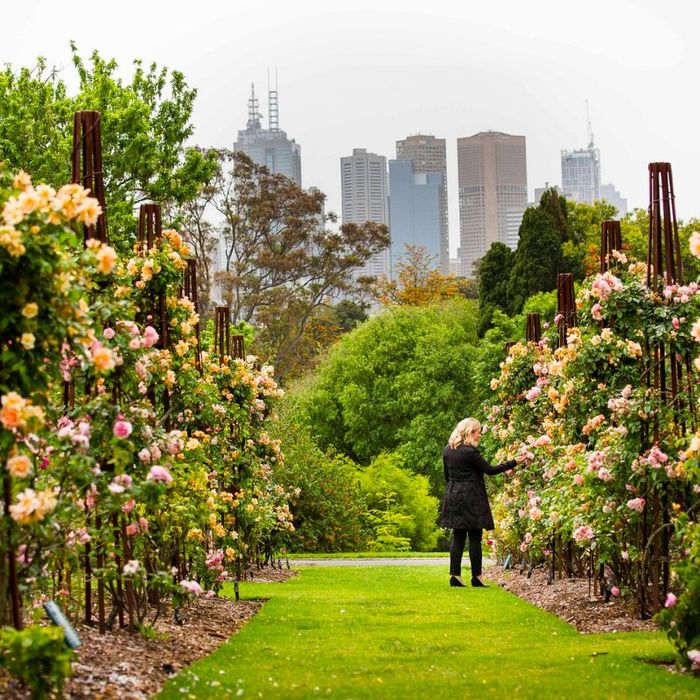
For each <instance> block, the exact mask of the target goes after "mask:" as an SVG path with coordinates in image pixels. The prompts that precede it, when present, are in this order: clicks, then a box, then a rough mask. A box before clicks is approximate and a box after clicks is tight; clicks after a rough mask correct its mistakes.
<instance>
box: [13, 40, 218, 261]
mask: <svg viewBox="0 0 700 700" xmlns="http://www.w3.org/2000/svg"><path fill="white" fill-rule="evenodd" d="M71 50H72V54H73V61H72V68H73V70H74V71H75V73H76V77H77V82H78V90H77V92H76V93H75V94H70V91H69V89H68V87H67V85H66V82H65V81H64V76H63V75H62V74H61V72H60V71H58V70H57V69H55V68H49V67H48V66H47V64H46V61H45V60H44V59H42V58H39V59H37V62H36V65H35V66H34V67H33V68H28V67H24V68H20V69H19V70H14V69H13V68H12V67H10V66H7V67H5V69H4V70H3V71H2V72H0V161H4V162H5V164H6V166H7V167H8V168H9V169H11V170H25V171H26V172H28V173H29V174H30V175H31V176H32V178H33V180H34V182H46V183H48V184H50V185H52V186H54V187H58V186H60V185H61V184H63V183H64V182H68V181H70V178H71V151H72V145H73V140H72V139H73V114H74V112H76V111H78V110H98V111H99V112H100V115H101V132H102V149H103V163H104V179H105V192H106V205H107V219H108V225H109V236H110V242H111V243H112V244H113V245H114V246H115V247H117V248H118V249H121V250H124V251H126V250H127V249H129V248H130V247H131V244H132V243H133V241H134V240H135V238H136V219H135V216H134V210H135V207H136V206H138V204H139V203H141V202H144V201H147V200H151V201H154V202H158V203H164V202H166V201H174V202H177V203H184V202H186V201H188V200H189V199H191V198H193V197H194V196H195V195H196V194H197V192H198V191H199V189H200V187H201V186H202V184H203V183H204V182H206V180H207V179H208V178H209V177H210V176H211V174H212V172H213V169H214V162H213V160H212V159H211V158H210V157H209V156H208V155H207V153H206V152H203V151H201V150H198V149H196V148H191V147H186V146H185V143H186V141H187V140H188V139H189V138H190V137H191V136H192V134H193V132H194V127H193V125H192V123H191V117H192V110H193V106H194V100H195V97H196V94H197V91H196V90H194V89H192V88H190V87H188V85H187V83H186V82H185V78H184V76H183V74H182V73H180V72H179V71H169V70H168V69H167V68H159V67H158V66H157V65H156V64H155V63H152V64H151V65H150V66H149V67H148V68H144V66H143V65H142V63H141V61H139V60H136V61H134V69H133V74H132V76H131V78H130V80H128V81H124V80H122V78H120V77H118V75H117V72H118V65H117V62H116V61H115V60H113V59H112V60H106V59H104V58H102V57H101V56H100V55H99V53H98V52H97V51H94V52H93V53H92V54H91V55H90V58H89V60H88V61H85V60H84V59H83V58H82V57H81V56H80V54H79V53H78V49H77V47H76V46H75V44H71ZM65 77H66V78H69V76H65ZM70 78H71V79H72V76H70Z"/></svg>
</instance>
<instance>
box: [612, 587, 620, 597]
mask: <svg viewBox="0 0 700 700" xmlns="http://www.w3.org/2000/svg"><path fill="white" fill-rule="evenodd" d="M610 592H611V593H612V594H613V595H614V596H615V597H616V598H617V596H619V595H620V589H619V588H618V587H617V586H613V587H612V588H611V589H610Z"/></svg>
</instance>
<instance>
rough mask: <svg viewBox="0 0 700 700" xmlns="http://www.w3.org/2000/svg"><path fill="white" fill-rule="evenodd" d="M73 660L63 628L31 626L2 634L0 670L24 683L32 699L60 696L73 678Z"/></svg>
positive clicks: (7, 629)
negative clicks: (1, 668) (53, 695)
mask: <svg viewBox="0 0 700 700" xmlns="http://www.w3.org/2000/svg"><path fill="white" fill-rule="evenodd" d="M73 657H74V654H73V650H72V649H71V648H70V647H68V645H67V644H66V642H65V639H64V634H63V630H62V629H61V628H60V627H40V626H39V625H31V626H30V627H25V628H24V629H23V630H16V629H13V628H11V627H6V628H4V629H2V630H0V667H3V668H6V669H7V670H8V672H9V673H10V675H11V676H13V677H14V678H17V679H18V680H20V681H21V682H22V683H24V685H25V686H26V687H27V688H28V689H29V690H30V691H31V696H32V698H33V699H36V700H40V699H41V698H47V697H50V696H51V695H52V694H53V693H60V692H61V689H62V688H63V684H64V683H65V681H66V679H67V678H68V677H69V676H70V675H71V661H72V660H73Z"/></svg>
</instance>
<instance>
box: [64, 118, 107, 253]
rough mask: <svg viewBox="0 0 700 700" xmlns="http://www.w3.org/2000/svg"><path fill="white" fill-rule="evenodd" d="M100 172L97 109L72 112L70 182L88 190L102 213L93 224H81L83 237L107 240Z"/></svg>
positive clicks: (100, 150) (103, 194)
mask: <svg viewBox="0 0 700 700" xmlns="http://www.w3.org/2000/svg"><path fill="white" fill-rule="evenodd" d="M103 176H104V173H103V170H102V135H101V131H100V113H99V112H94V111H83V112H76V113H75V115H74V116H73V152H72V182H76V183H79V184H81V185H82V186H83V187H85V188H86V189H89V190H90V196H91V197H95V198H96V199H97V201H98V202H99V203H100V206H101V207H102V213H101V214H100V216H99V217H98V219H97V223H96V224H95V225H94V226H88V225H85V226H84V227H83V240H84V241H85V242H87V240H88V239H89V238H97V240H99V241H102V243H106V242H107V216H106V210H105V188H104V177H103Z"/></svg>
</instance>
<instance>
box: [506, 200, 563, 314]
mask: <svg viewBox="0 0 700 700" xmlns="http://www.w3.org/2000/svg"><path fill="white" fill-rule="evenodd" d="M563 263H564V258H563V254H562V240H561V233H560V231H559V230H558V229H557V226H556V223H555V221H554V219H553V218H552V215H551V214H550V213H549V212H548V211H547V209H546V208H544V207H529V208H528V209H526V210H525V215H524V216H523V221H522V223H521V224H520V232H519V240H518V248H517V250H516V251H515V256H514V263H513V268H512V271H511V275H510V280H509V284H508V301H509V308H508V311H509V313H510V314H516V313H519V312H520V310H521V309H522V308H523V304H524V303H525V301H526V300H527V298H528V297H530V296H532V295H533V294H536V293H537V292H548V291H550V290H552V289H555V288H556V286H557V275H558V274H559V273H560V272H565V270H564V266H563Z"/></svg>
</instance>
